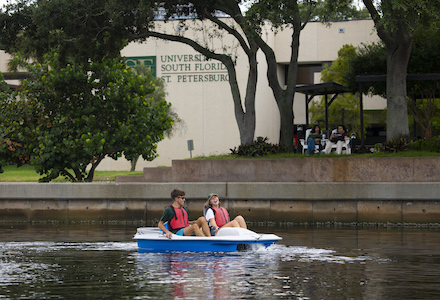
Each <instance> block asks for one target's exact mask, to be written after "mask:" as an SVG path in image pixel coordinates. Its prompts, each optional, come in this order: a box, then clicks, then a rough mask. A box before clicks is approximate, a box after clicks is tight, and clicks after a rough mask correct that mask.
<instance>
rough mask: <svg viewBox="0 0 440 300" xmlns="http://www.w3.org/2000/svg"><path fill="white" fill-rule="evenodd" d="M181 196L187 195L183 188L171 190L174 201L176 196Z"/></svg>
mask: <svg viewBox="0 0 440 300" xmlns="http://www.w3.org/2000/svg"><path fill="white" fill-rule="evenodd" d="M179 196H185V192H184V191H183V190H181V189H174V190H172V191H171V199H172V200H173V201H174V198H176V197H179Z"/></svg>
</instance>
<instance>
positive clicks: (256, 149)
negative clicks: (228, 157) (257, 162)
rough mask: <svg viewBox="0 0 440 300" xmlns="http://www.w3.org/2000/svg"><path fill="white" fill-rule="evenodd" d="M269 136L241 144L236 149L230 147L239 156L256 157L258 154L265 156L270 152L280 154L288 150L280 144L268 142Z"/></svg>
mask: <svg viewBox="0 0 440 300" xmlns="http://www.w3.org/2000/svg"><path fill="white" fill-rule="evenodd" d="M267 140H268V138H267V137H265V138H263V137H261V136H259V137H257V139H256V140H255V141H254V142H253V143H252V144H248V145H240V146H238V148H237V147H234V149H230V150H231V153H232V154H234V155H238V156H246V157H256V156H265V155H269V154H278V153H282V152H286V149H284V148H283V147H281V146H279V145H278V144H271V143H269V142H267Z"/></svg>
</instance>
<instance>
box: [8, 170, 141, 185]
mask: <svg viewBox="0 0 440 300" xmlns="http://www.w3.org/2000/svg"><path fill="white" fill-rule="evenodd" d="M3 170H4V173H0V182H6V181H9V182H11V181H12V182H24V181H31V182H32V181H33V182H38V179H39V178H41V177H43V176H41V175H39V174H38V173H37V172H35V169H34V167H33V166H21V167H19V168H17V167H16V166H6V167H3ZM141 174H142V171H135V172H129V171H95V176H94V178H93V181H115V177H116V175H141ZM53 181H54V182H65V181H66V180H65V179H64V176H60V177H58V178H57V179H55V180H53Z"/></svg>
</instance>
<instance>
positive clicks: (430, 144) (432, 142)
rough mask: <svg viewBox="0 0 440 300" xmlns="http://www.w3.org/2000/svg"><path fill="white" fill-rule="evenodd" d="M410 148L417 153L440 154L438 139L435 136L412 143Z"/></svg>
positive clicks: (439, 139) (439, 141)
mask: <svg viewBox="0 0 440 300" xmlns="http://www.w3.org/2000/svg"><path fill="white" fill-rule="evenodd" d="M412 147H413V149H414V150H417V151H429V152H440V137H438V136H435V137H433V138H431V139H429V140H425V139H421V140H417V141H414V142H413V143H412Z"/></svg>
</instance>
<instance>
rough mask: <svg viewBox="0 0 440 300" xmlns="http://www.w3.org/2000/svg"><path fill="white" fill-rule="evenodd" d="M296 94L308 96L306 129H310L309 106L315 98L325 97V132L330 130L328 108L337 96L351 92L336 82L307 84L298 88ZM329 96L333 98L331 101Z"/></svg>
mask: <svg viewBox="0 0 440 300" xmlns="http://www.w3.org/2000/svg"><path fill="white" fill-rule="evenodd" d="M296 92H298V93H302V94H305V96H306V99H305V100H306V127H309V104H310V102H311V101H312V100H313V98H314V97H315V96H324V99H325V130H328V107H329V106H330V105H331V104H332V103H333V101H334V100H335V99H336V97H337V96H339V95H340V94H343V93H348V92H349V90H348V89H347V88H346V87H345V86H343V85H340V84H338V83H336V82H325V83H317V84H307V85H301V86H297V87H296ZM329 95H332V97H331V98H330V100H329Z"/></svg>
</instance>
